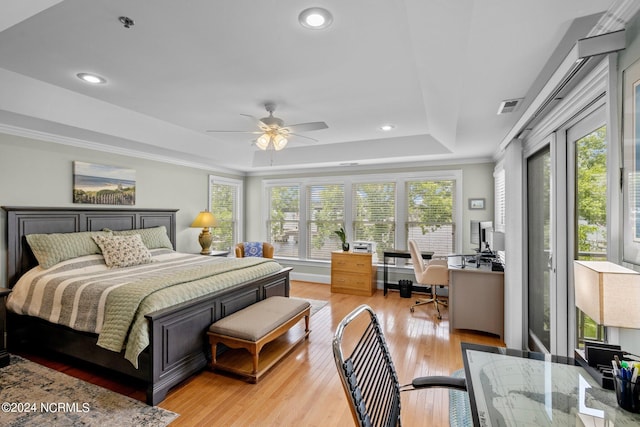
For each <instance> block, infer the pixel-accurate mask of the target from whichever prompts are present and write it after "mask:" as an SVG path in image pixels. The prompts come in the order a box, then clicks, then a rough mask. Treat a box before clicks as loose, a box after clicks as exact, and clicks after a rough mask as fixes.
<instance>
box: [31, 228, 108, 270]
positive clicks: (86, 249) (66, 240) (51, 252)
mask: <svg viewBox="0 0 640 427" xmlns="http://www.w3.org/2000/svg"><path fill="white" fill-rule="evenodd" d="M94 236H111V232H109V231H80V232H77V233H51V234H28V235H27V242H28V243H29V247H30V248H31V251H32V252H33V255H35V257H36V259H37V260H38V264H39V265H40V267H42V268H49V267H53V266H54V265H56V264H57V263H59V262H62V261H65V260H68V259H72V258H78V257H81V256H85V255H93V254H99V253H100V248H99V247H98V246H97V245H96V243H95V242H94V240H93V237H94Z"/></svg>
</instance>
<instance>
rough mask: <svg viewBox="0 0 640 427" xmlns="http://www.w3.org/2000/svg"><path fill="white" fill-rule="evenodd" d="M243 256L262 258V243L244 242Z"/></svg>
mask: <svg viewBox="0 0 640 427" xmlns="http://www.w3.org/2000/svg"><path fill="white" fill-rule="evenodd" d="M244 256H246V257H247V256H259V257H261V256H262V242H244Z"/></svg>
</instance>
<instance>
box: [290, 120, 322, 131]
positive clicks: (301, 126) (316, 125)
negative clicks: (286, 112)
mask: <svg viewBox="0 0 640 427" xmlns="http://www.w3.org/2000/svg"><path fill="white" fill-rule="evenodd" d="M328 127H329V126H327V124H326V123H325V122H309V123H298V124H296V125H289V126H285V129H289V130H290V131H291V132H309V131H312V130H320V129H327V128H328Z"/></svg>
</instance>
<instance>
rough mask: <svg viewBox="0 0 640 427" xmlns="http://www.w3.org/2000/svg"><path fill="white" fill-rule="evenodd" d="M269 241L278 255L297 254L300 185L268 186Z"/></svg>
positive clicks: (296, 255)
mask: <svg viewBox="0 0 640 427" xmlns="http://www.w3.org/2000/svg"><path fill="white" fill-rule="evenodd" d="M269 201H270V206H269V219H268V220H267V232H268V234H269V236H268V239H269V242H270V243H272V244H273V245H274V252H275V254H276V255H278V256H283V257H296V258H297V257H298V256H299V230H300V187H299V186H298V185H283V186H273V187H270V188H269Z"/></svg>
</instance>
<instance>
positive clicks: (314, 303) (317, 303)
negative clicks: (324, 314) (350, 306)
mask: <svg viewBox="0 0 640 427" xmlns="http://www.w3.org/2000/svg"><path fill="white" fill-rule="evenodd" d="M290 298H292V299H299V300H303V301H309V304H311V315H312V316H313V315H314V314H316V313H317V312H318V311H320V310H321V309H322V307H324V306H325V305H327V303H328V301H323V300H319V299H310V298H296V297H290Z"/></svg>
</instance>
